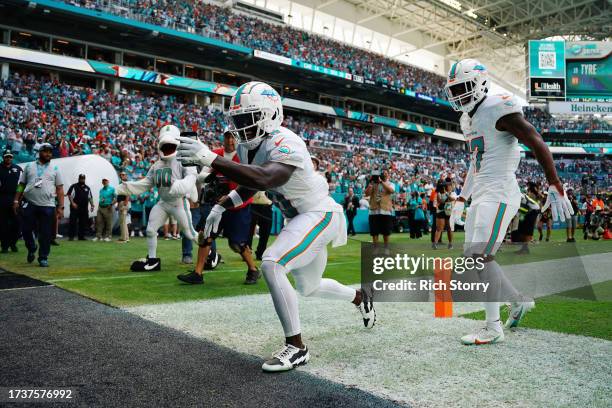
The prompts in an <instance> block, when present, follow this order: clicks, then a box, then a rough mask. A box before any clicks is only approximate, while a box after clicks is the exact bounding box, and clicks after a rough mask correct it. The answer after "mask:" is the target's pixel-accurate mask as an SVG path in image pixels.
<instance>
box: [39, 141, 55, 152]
mask: <svg viewBox="0 0 612 408" xmlns="http://www.w3.org/2000/svg"><path fill="white" fill-rule="evenodd" d="M47 149H49V150H53V146H51V143H43V144H41V145H40V147H39V148H38V150H39V151H42V150H47Z"/></svg>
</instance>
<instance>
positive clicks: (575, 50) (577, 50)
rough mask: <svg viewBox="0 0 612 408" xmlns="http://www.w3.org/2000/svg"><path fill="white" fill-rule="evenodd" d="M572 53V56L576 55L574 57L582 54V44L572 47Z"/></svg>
mask: <svg viewBox="0 0 612 408" xmlns="http://www.w3.org/2000/svg"><path fill="white" fill-rule="evenodd" d="M570 52H571V53H572V54H574V55H578V54H580V53H581V52H582V45H580V44H573V45H572V46H571V47H570Z"/></svg>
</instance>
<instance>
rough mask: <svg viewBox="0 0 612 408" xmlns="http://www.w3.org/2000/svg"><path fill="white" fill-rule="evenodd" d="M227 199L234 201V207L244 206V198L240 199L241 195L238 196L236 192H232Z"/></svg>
mask: <svg viewBox="0 0 612 408" xmlns="http://www.w3.org/2000/svg"><path fill="white" fill-rule="evenodd" d="M227 197H228V198H229V199H230V200H232V204H234V207H240V206H241V205H242V204H243V202H242V197H240V194H238V192H237V191H236V190H232V191H230V193H229V194H228V195H227Z"/></svg>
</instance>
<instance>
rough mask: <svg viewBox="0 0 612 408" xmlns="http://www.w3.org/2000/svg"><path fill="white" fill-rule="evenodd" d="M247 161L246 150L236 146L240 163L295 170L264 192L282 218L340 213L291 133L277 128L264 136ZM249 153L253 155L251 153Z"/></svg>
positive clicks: (306, 153) (323, 181) (303, 149)
mask: <svg viewBox="0 0 612 408" xmlns="http://www.w3.org/2000/svg"><path fill="white" fill-rule="evenodd" d="M254 150H256V152H255V155H254V156H253V157H252V160H250V161H249V157H248V156H249V150H248V149H247V148H246V147H244V146H241V145H238V156H239V158H240V162H241V163H248V164H255V165H259V166H261V165H263V164H265V163H269V162H277V163H284V164H288V165H290V166H293V167H295V170H294V171H293V173H292V174H291V177H290V178H289V180H288V181H287V182H286V183H285V184H283V185H282V186H278V187H274V188H273V189H270V190H268V191H266V193H267V195H268V197H270V199H271V200H272V201H273V202H274V204H276V206H277V207H278V208H279V209H280V210H281V212H282V213H283V216H285V217H286V218H293V217H295V216H296V215H298V214H302V213H305V212H310V211H323V212H328V211H331V212H342V211H343V210H342V206H341V205H340V204H338V203H336V202H335V201H334V200H333V199H332V198H331V197H330V196H329V193H328V191H329V186H328V185H327V181H326V180H325V177H323V176H322V175H321V174H319V173H318V172H317V171H315V169H314V166H313V165H312V161H311V159H310V153H309V152H308V149H307V148H306V144H305V143H304V141H303V140H302V139H301V138H300V137H299V136H298V135H296V134H295V133H293V132H292V131H291V130H289V129H287V128H285V127H280V128H279V129H278V130H275V131H274V132H272V133H270V134H269V135H267V136H266V137H264V139H263V141H262V142H261V144H260V145H259V147H257V148H256V149H254ZM251 154H253V153H251Z"/></svg>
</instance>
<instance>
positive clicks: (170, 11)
mask: <svg viewBox="0 0 612 408" xmlns="http://www.w3.org/2000/svg"><path fill="white" fill-rule="evenodd" d="M66 3H69V4H73V5H77V6H81V7H86V8H94V9H101V10H105V11H109V12H112V13H116V14H121V15H124V16H125V17H128V18H132V19H137V20H140V21H144V22H147V23H151V24H156V25H160V26H163V27H169V28H174V29H178V30H183V31H189V32H194V33H197V34H201V35H203V36H205V37H210V38H217V39H220V40H223V41H226V42H230V43H234V44H241V45H245V46H247V47H250V48H254V49H258V50H262V51H267V52H270V53H273V54H277V55H282V56H285V57H289V58H293V59H295V60H299V61H302V62H307V63H311V64H315V65H319V66H322V67H326V68H332V69H337V70H340V71H344V72H348V73H351V74H353V75H359V76H362V77H363V78H364V79H365V80H368V81H373V82H375V83H376V84H378V85H384V86H389V87H394V88H396V89H402V88H403V89H408V90H411V91H413V92H419V93H424V94H427V95H430V96H434V97H436V98H445V95H444V90H443V88H444V83H445V78H444V77H443V76H440V75H437V74H434V73H431V72H428V71H426V70H423V69H420V68H417V67H415V66H412V65H407V64H403V63H400V62H398V61H396V60H392V59H389V58H385V57H384V56H382V55H380V54H376V53H373V52H370V51H367V50H363V49H360V48H356V47H353V46H350V45H348V44H345V43H341V42H339V41H335V40H333V39H331V38H329V37H323V36H320V35H317V34H313V33H308V32H306V31H302V30H298V29H296V28H293V27H290V26H289V25H284V24H273V23H270V22H267V21H263V20H261V19H259V18H256V17H253V16H247V15H244V14H240V13H236V12H234V11H233V10H232V9H231V8H230V7H220V6H217V5H214V4H210V3H205V2H202V1H194V0H181V1H166V0H129V1H113V0H67V1H66ZM113 6H114V7H113Z"/></svg>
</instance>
